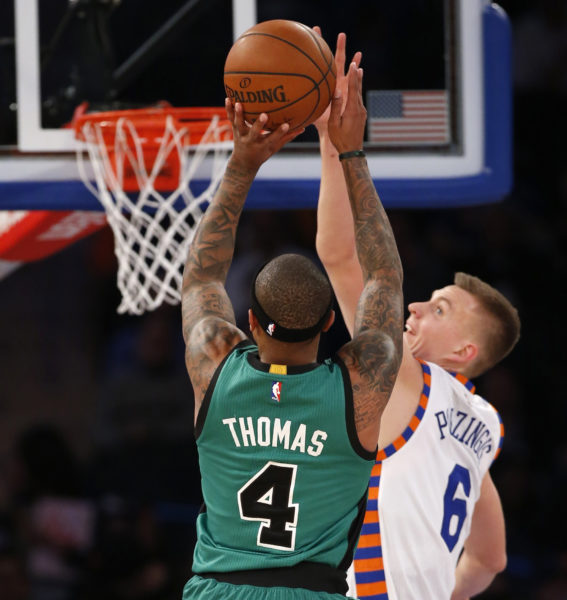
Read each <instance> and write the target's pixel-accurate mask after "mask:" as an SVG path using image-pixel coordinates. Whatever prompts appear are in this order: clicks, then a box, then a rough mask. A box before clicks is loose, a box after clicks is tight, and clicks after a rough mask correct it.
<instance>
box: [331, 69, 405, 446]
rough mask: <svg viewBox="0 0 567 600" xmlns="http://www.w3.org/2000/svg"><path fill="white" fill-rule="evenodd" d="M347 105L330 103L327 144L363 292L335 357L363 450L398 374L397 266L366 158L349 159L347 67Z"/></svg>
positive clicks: (355, 115)
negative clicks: (338, 174) (349, 389)
mask: <svg viewBox="0 0 567 600" xmlns="http://www.w3.org/2000/svg"><path fill="white" fill-rule="evenodd" d="M347 77H348V99H347V102H346V106H345V109H344V112H343V111H341V98H340V95H339V97H335V98H333V101H332V105H331V114H330V117H329V123H328V128H329V138H330V140H331V142H332V143H333V145H334V146H335V148H336V149H337V151H338V152H339V158H340V156H341V154H345V153H347V156H348V157H343V160H342V161H341V167H342V170H343V174H344V178H345V181H346V186H347V190H348V197H349V201H350V207H351V211H352V218H353V223H354V232H355V241H356V250H357V255H358V260H359V263H360V267H361V270H362V279H363V282H364V288H363V290H362V295H361V296H360V300H359V301H358V305H357V309H356V314H355V319H354V328H353V339H352V341H351V342H349V343H348V344H346V345H345V346H343V348H341V350H340V352H339V353H340V355H341V357H342V358H343V360H344V361H345V364H346V365H347V368H348V369H349V372H350V374H351V379H352V383H353V390H354V406H355V423H356V428H357V432H358V436H359V439H360V441H361V443H362V444H363V446H365V447H366V448H367V449H368V450H374V449H375V448H376V440H377V439H378V432H379V428H380V418H381V416H382V413H383V411H384V408H385V406H386V403H387V401H388V399H389V398H390V394H391V393H392V389H393V387H394V383H395V380H396V375H397V373H398V370H399V367H400V363H401V357H402V333H403V295H402V266H401V261H400V257H399V254H398V249H397V247H396V242H395V239H394V234H393V232H392V228H391V227H390V222H389V221H388V217H387V215H386V212H385V211H384V208H383V206H382V204H381V202H380V199H379V197H378V194H377V192H376V189H375V187H374V183H373V182H372V178H371V177H370V172H369V170H368V165H367V163H366V158H365V157H364V156H363V155H362V156H357V155H354V156H353V155H352V152H353V151H358V150H361V149H362V143H363V139H364V130H365V126H366V109H365V108H364V104H363V101H362V69H359V68H358V67H357V65H356V64H355V63H351V65H350V67H349V71H348V75H347Z"/></svg>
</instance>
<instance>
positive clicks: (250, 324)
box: [248, 308, 258, 333]
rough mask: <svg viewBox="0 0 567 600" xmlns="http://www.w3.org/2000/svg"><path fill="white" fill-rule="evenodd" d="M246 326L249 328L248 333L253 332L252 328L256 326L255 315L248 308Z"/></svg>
mask: <svg viewBox="0 0 567 600" xmlns="http://www.w3.org/2000/svg"><path fill="white" fill-rule="evenodd" d="M248 327H249V328H250V333H253V332H254V329H256V327H258V319H257V318H256V315H255V314H254V313H253V312H252V309H251V308H249V309H248Z"/></svg>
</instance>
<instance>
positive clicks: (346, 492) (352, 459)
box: [193, 341, 375, 590]
mask: <svg viewBox="0 0 567 600" xmlns="http://www.w3.org/2000/svg"><path fill="white" fill-rule="evenodd" d="M196 436H197V446H198V450H199V464H200V468H201V478H202V491H203V498H204V510H203V511H202V512H201V514H200V515H199V517H198V519H197V544H196V546H195V553H194V563H193V571H194V572H195V573H197V574H204V573H205V574H207V575H209V576H212V577H214V576H215V573H219V574H221V573H229V572H236V571H243V572H247V571H252V570H262V569H266V570H270V572H272V570H273V569H283V571H285V572H286V573H287V572H288V569H289V568H291V567H293V569H289V570H290V572H291V573H294V572H301V570H302V569H301V568H298V565H305V564H308V565H310V564H312V563H318V564H320V565H323V567H324V568H325V569H327V570H328V569H332V570H338V571H340V572H343V571H346V569H347V568H348V566H349V565H350V563H351V560H352V554H353V549H354V547H355V544H356V542H357V539H358V535H359V532H360V527H361V525H362V519H363V516H364V510H365V507H366V492H367V487H368V480H369V476H370V471H371V469H372V466H373V464H374V459H375V452H368V451H366V450H365V449H364V448H363V447H362V446H361V444H360V442H359V440H358V436H357V433H356V429H355V425H354V408H353V403H352V388H351V383H350V378H349V375H348V371H347V370H346V368H345V366H344V364H343V363H342V361H340V359H335V360H330V359H329V360H326V361H325V362H323V363H321V364H319V363H315V364H311V365H306V366H301V367H285V366H282V365H268V364H265V363H262V362H260V360H259V357H258V349H257V347H256V346H255V345H253V344H251V342H249V341H246V342H242V343H240V344H239V345H238V346H236V348H234V349H233V350H232V352H231V353H229V355H228V356H227V357H226V358H225V360H224V361H223V363H222V364H221V365H220V366H219V368H218V369H217V371H216V372H215V374H214V376H213V379H212V381H211V383H210V386H209V389H208V390H207V393H206V395H205V398H204V400H203V404H202V406H201V409H200V411H199V415H198V418H197V425H196ZM289 577H292V578H293V575H289ZM224 580H225V581H226V579H224ZM229 581H230V579H229ZM239 582H243V581H242V579H240V580H239ZM244 582H246V581H244ZM244 582H243V583H244ZM249 583H254V581H250V582H249ZM260 585H262V584H260ZM290 587H294V585H291V586H290ZM298 587H301V585H299V586H298ZM345 590H346V588H345Z"/></svg>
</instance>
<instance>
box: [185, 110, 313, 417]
mask: <svg viewBox="0 0 567 600" xmlns="http://www.w3.org/2000/svg"><path fill="white" fill-rule="evenodd" d="M226 110H227V114H228V118H229V119H230V120H231V121H232V122H233V132H234V150H233V153H232V156H231V158H230V160H229V162H228V165H227V168H226V171H225V174H224V176H223V179H222V181H221V183H220V186H219V188H218V190H217V192H216V194H215V196H214V198H213V200H212V201H211V204H210V205H209V207H208V209H207V211H206V213H205V214H204V215H203V218H202V219H201V222H200V223H199V226H198V228H197V231H196V233H195V238H194V239H193V242H192V243H191V246H190V248H189V254H188V256H187V261H186V263H185V269H184V272H183V291H182V298H181V302H182V317H183V339H184V340H185V345H186V352H185V363H186V365H187V371H188V372H189V377H190V378H191V382H192V384H193V390H194V392H195V416H196V415H197V413H198V411H199V408H200V406H201V402H202V400H203V396H204V394H205V392H206V390H207V387H208V385H209V382H210V380H211V377H212V376H213V374H214V371H215V369H216V368H217V366H218V365H219V364H220V363H221V361H222V360H223V359H224V357H225V356H226V355H227V354H228V352H230V350H231V349H232V348H234V346H235V345H236V344H237V343H238V342H240V341H241V340H243V339H245V338H246V335H245V334H244V333H243V332H242V331H240V329H238V328H237V327H236V324H235V317H234V311H233V308H232V305H231V303H230V300H229V298H228V295H227V293H226V290H225V287H224V284H225V280H226V276H227V273H228V269H229V267H230V264H231V262H232V256H233V254H234V243H235V236H236V228H237V225H238V221H239V219H240V215H241V213H242V209H243V207H244V202H245V200H246V196H247V194H248V190H249V189H250V186H251V185H252V182H253V181H254V177H255V176H256V173H257V171H258V169H259V168H260V166H261V164H262V163H263V162H265V161H266V160H267V159H268V158H269V157H270V156H272V154H275V153H276V152H277V151H278V150H279V149H280V148H281V147H282V146H283V145H284V144H285V143H287V142H288V141H289V140H291V139H293V138H294V137H295V136H296V135H298V133H301V131H299V132H297V131H296V132H294V133H289V131H288V130H289V126H288V125H287V124H286V125H282V126H281V127H280V128H279V129H278V130H277V131H274V132H273V133H270V134H265V133H263V132H262V126H263V125H264V124H265V122H266V120H267V116H266V115H265V114H263V115H260V117H259V118H258V119H257V121H256V122H255V123H254V125H253V126H252V127H248V126H247V125H246V123H245V122H244V118H243V111H242V106H241V105H240V104H238V103H237V104H236V106H235V107H234V108H233V107H232V105H231V103H230V102H229V101H228V100H227V101H226Z"/></svg>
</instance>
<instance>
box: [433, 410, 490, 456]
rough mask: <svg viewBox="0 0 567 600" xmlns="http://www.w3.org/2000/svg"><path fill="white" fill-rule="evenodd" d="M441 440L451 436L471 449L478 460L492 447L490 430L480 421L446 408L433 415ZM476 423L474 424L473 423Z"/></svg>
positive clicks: (462, 412)
mask: <svg viewBox="0 0 567 600" xmlns="http://www.w3.org/2000/svg"><path fill="white" fill-rule="evenodd" d="M435 417H436V418H437V425H438V426H439V434H440V438H439V439H441V440H444V439H446V438H447V436H451V437H453V438H454V439H456V440H457V441H459V442H461V443H462V444H464V445H465V446H468V447H469V448H471V449H472V451H473V452H474V454H476V457H477V458H478V460H480V459H481V458H482V456H483V455H484V454H489V453H490V452H491V451H492V448H493V447H494V440H493V439H492V435H491V433H490V429H488V427H487V426H486V424H485V423H483V422H482V421H481V420H479V419H477V418H476V417H473V416H471V415H469V414H468V413H466V412H465V411H463V410H455V409H454V408H448V409H447V410H440V411H439V412H436V413H435ZM475 421H476V423H475Z"/></svg>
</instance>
